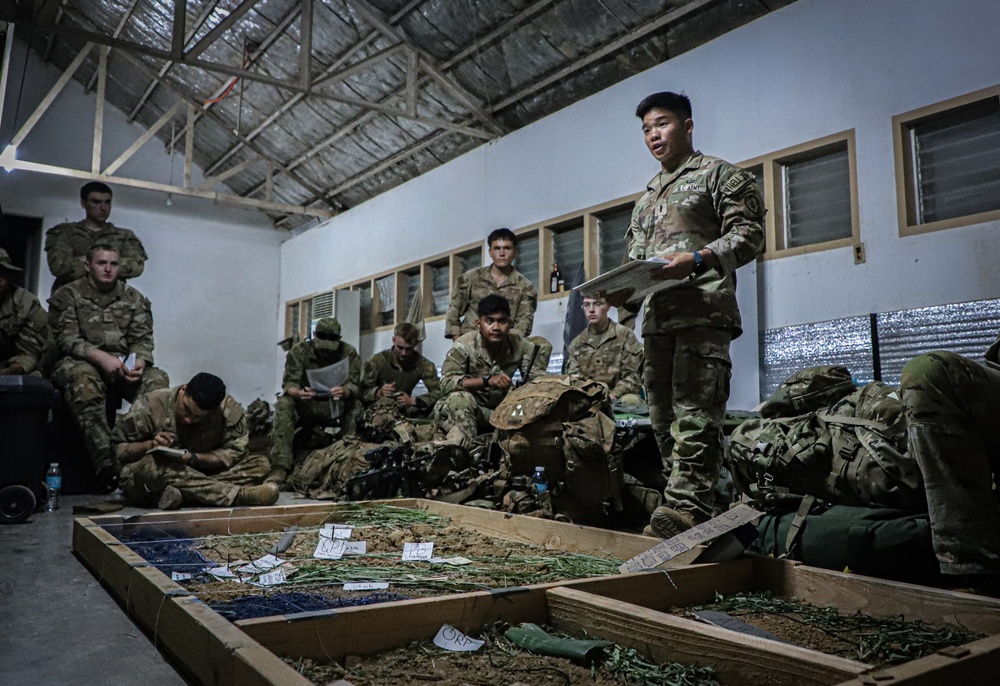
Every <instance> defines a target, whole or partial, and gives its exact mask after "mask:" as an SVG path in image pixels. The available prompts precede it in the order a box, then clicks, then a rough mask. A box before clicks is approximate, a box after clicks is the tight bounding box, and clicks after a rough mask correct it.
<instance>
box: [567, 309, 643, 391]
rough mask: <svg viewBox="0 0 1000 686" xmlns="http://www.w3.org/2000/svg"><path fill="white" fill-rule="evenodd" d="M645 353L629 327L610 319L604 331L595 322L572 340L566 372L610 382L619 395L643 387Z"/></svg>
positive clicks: (605, 382) (604, 382)
mask: <svg viewBox="0 0 1000 686" xmlns="http://www.w3.org/2000/svg"><path fill="white" fill-rule="evenodd" d="M644 362H645V355H644V352H643V349H642V343H640V342H639V339H637V338H636V337H635V334H634V333H632V331H631V330H630V329H627V328H626V327H624V326H619V325H618V324H616V323H615V322H613V321H612V322H609V325H608V328H607V329H606V330H605V331H604V332H603V333H597V332H595V331H594V330H593V327H592V326H588V327H587V328H586V329H584V330H583V331H582V332H581V333H580V335H579V336H577V337H576V338H574V339H573V342H572V343H570V344H569V365H568V366H567V368H566V373H567V374H580V375H582V376H584V377H586V378H588V379H593V380H595V381H600V382H601V383H603V384H607V386H608V389H609V390H610V394H611V395H613V396H614V397H616V398H620V397H622V396H623V395H626V394H628V393H634V394H638V393H639V391H640V390H641V389H642V367H643V364H644Z"/></svg>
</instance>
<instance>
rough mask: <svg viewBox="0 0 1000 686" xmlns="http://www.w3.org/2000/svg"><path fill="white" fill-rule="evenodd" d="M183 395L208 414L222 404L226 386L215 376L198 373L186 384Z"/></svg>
mask: <svg viewBox="0 0 1000 686" xmlns="http://www.w3.org/2000/svg"><path fill="white" fill-rule="evenodd" d="M184 392H185V393H187V394H188V395H189V396H191V400H193V401H194V403H195V405H197V406H198V407H200V408H201V409H202V410H204V411H206V412H208V411H209V410H214V409H215V408H217V407H218V406H219V405H221V404H222V401H223V399H225V397H226V384H224V383H223V382H222V379H220V378H219V377H217V376H216V375H215V374H209V373H208V372H198V373H197V374H195V375H194V376H192V377H191V380H190V381H188V382H187V387H186V388H185V391H184Z"/></svg>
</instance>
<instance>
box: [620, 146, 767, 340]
mask: <svg viewBox="0 0 1000 686" xmlns="http://www.w3.org/2000/svg"><path fill="white" fill-rule="evenodd" d="M763 218H764V202H763V200H762V199H761V194H760V189H758V188H757V184H756V183H755V182H754V177H753V174H751V173H750V172H748V171H746V170H743V169H740V168H739V167H735V166H733V165H731V164H729V163H728V162H725V161H723V160H720V159H718V158H715V157H708V156H705V155H702V154H701V153H700V152H696V153H695V154H694V155H692V156H691V157H690V158H688V160H687V161H686V162H684V163H683V164H682V165H681V166H680V167H678V168H677V170H676V171H674V172H673V173H672V174H668V173H667V172H660V173H659V174H657V175H656V176H655V177H654V178H653V180H652V181H650V182H649V185H648V186H647V188H646V193H645V195H643V196H642V197H641V198H640V199H639V202H637V203H636V206H635V209H634V210H633V211H632V221H631V223H630V224H629V227H628V231H627V233H626V236H625V237H626V240H627V242H628V257H629V259H630V260H645V259H649V258H653V257H663V256H664V255H669V254H670V253H675V252H693V251H695V250H702V249H705V248H707V249H710V250H711V251H712V252H713V253H715V255H716V257H718V258H719V262H720V263H721V268H720V269H721V271H716V270H709V271H708V272H707V273H706V274H704V275H702V277H700V278H698V279H695V280H692V281H691V283H690V285H686V286H681V287H679V288H674V289H669V290H666V291H660V292H659V293H655V294H653V295H652V296H650V297H649V298H648V299H647V302H646V314H645V316H644V318H643V322H642V334H643V336H645V335H646V334H650V333H665V332H667V331H673V330H676V329H684V328H688V327H692V326H703V327H714V328H727V329H731V330H732V333H733V338H737V337H739V335H740V333H741V332H742V328H741V326H742V325H741V322H740V311H739V307H738V306H737V303H736V278H735V276H734V272H735V271H736V269H737V267H740V266H742V265H744V264H747V263H749V262H752V261H753V260H754V259H755V258H756V257H757V255H759V254H760V252H761V251H762V250H763V249H764V227H763V224H762V220H763Z"/></svg>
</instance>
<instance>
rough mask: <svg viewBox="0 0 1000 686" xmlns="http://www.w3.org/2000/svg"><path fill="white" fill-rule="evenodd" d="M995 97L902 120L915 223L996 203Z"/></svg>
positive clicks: (999, 133)
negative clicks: (910, 165)
mask: <svg viewBox="0 0 1000 686" xmlns="http://www.w3.org/2000/svg"><path fill="white" fill-rule="evenodd" d="M998 103H1000V100H998V99H997V98H996V97H992V98H989V99H988V100H982V101H980V102H977V103H973V104H972V105H968V106H965V107H960V108H957V109H953V110H949V111H947V112H943V113H941V114H937V115H933V116H931V117H927V118H925V119H922V120H920V121H918V122H914V123H912V124H910V125H909V126H907V129H908V133H909V137H910V141H909V142H910V146H911V149H912V154H911V159H912V160H913V167H914V168H913V169H911V170H909V173H911V174H913V175H914V183H913V186H914V187H915V188H916V194H917V202H916V223H917V224H927V223H929V222H935V221H941V220H943V219H953V218H955V217H964V216H968V215H973V214H979V213H981V212H989V211H992V210H997V209H1000V105H998Z"/></svg>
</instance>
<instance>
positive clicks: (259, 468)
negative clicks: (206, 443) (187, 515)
mask: <svg viewBox="0 0 1000 686" xmlns="http://www.w3.org/2000/svg"><path fill="white" fill-rule="evenodd" d="M270 470H271V466H270V465H269V464H268V462H267V458H266V457H264V456H263V455H251V456H250V457H248V458H246V459H244V460H240V461H239V462H237V463H236V465H235V466H233V467H231V468H230V469H227V470H225V471H223V472H219V473H217V474H212V475H208V474H205V473H203V472H200V471H198V470H197V469H195V468H193V467H189V466H187V465H183V464H179V463H177V462H171V461H167V460H164V459H162V458H156V457H154V456H153V455H146V456H145V457H143V458H142V459H141V460H139V461H138V462H133V463H131V464H127V465H125V466H124V467H123V468H122V472H121V477H120V484H121V489H122V494H123V495H124V496H125V501H126V502H128V503H129V504H131V505H137V506H141V507H155V506H156V503H157V501H158V500H159V498H160V494H161V493H163V490H164V489H165V488H166V487H167V486H173V487H174V488H176V489H177V490H179V491H180V492H181V495H182V496H183V498H184V500H183V504H184V505H202V506H206V507H229V506H231V505H232V504H233V502H234V501H235V500H236V495H237V493H238V492H239V490H240V487H242V486H257V485H260V484H262V483H264V478H265V477H266V476H267V474H268V472H269V471H270Z"/></svg>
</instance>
